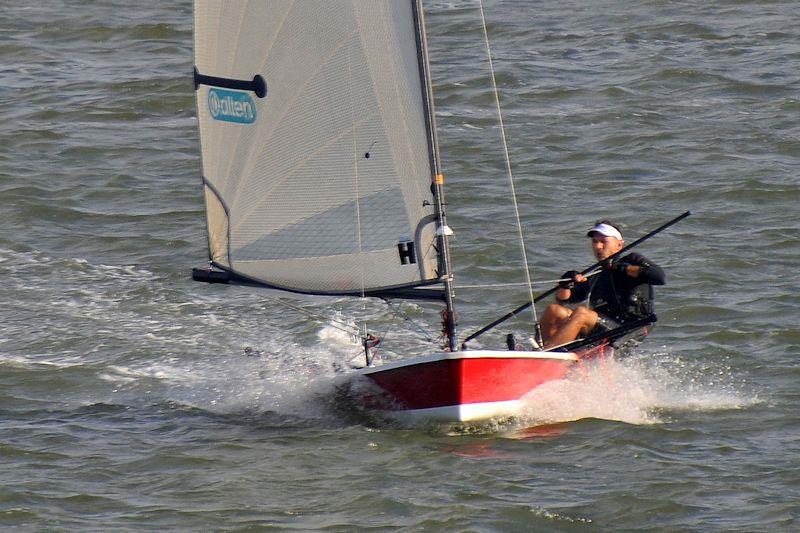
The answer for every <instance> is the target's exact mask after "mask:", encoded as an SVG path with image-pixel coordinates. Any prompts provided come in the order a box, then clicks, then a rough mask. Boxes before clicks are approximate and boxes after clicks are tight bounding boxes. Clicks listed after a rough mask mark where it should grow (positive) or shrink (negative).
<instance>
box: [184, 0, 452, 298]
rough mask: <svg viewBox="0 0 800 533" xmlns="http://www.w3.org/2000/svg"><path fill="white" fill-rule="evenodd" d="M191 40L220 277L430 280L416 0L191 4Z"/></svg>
mask: <svg viewBox="0 0 800 533" xmlns="http://www.w3.org/2000/svg"><path fill="white" fill-rule="evenodd" d="M194 42H195V69H196V78H195V81H196V89H197V90H196V95H197V115H198V121H199V127H200V138H201V147H202V161H203V177H204V186H205V198H206V214H207V225H208V233H209V248H210V257H211V260H212V262H213V263H214V264H215V265H217V266H219V267H221V268H223V269H225V270H228V271H230V272H232V273H234V274H238V275H241V276H243V277H245V278H247V279H249V280H252V281H256V282H260V283H264V284H267V285H271V286H275V287H279V288H284V289H288V290H293V291H299V292H309V293H320V294H360V293H362V292H367V293H369V292H374V291H379V290H382V289H386V288H395V287H413V286H417V285H422V284H426V283H431V282H434V281H435V280H436V278H437V272H436V269H437V250H436V247H435V244H436V235H435V223H434V221H435V214H434V203H435V202H434V198H433V194H432V192H431V175H432V162H431V156H430V148H429V145H430V141H429V134H428V128H427V126H426V124H427V122H426V108H425V100H424V95H423V90H424V86H423V83H422V82H421V74H420V72H421V66H420V59H419V57H420V54H419V50H418V49H419V45H418V39H417V30H416V26H415V18H414V2H413V1H412V0H405V1H404V0H294V1H290V0H251V1H242V0H238V1H223V0H197V1H196V2H195V41H194ZM253 80H255V83H253Z"/></svg>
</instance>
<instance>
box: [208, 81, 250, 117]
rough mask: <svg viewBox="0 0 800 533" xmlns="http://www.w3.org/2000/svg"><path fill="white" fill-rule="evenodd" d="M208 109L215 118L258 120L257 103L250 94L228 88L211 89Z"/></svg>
mask: <svg viewBox="0 0 800 533" xmlns="http://www.w3.org/2000/svg"><path fill="white" fill-rule="evenodd" d="M208 111H209V112H210V113H211V118H213V119H214V120H224V121H225V122H236V123H238V124H252V123H253V122H255V121H256V104H255V102H253V99H252V98H251V97H250V95H249V94H247V93H243V92H240V91H229V90H227V89H216V88H214V89H209V91H208Z"/></svg>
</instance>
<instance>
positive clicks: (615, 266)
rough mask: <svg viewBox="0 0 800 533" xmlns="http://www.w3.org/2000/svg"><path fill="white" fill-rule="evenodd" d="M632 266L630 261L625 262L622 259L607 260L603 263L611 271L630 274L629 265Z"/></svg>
mask: <svg viewBox="0 0 800 533" xmlns="http://www.w3.org/2000/svg"><path fill="white" fill-rule="evenodd" d="M629 266H631V264H630V263H623V262H622V261H614V260H610V261H606V262H605V263H604V264H603V268H605V269H606V270H610V271H611V272H619V273H620V274H628V267H629Z"/></svg>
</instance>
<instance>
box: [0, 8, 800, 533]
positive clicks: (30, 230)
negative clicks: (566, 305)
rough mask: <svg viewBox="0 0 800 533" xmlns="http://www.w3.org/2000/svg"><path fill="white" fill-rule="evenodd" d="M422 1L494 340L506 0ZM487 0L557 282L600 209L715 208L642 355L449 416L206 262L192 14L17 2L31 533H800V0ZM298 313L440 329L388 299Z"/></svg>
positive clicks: (6, 163)
mask: <svg viewBox="0 0 800 533" xmlns="http://www.w3.org/2000/svg"><path fill="white" fill-rule="evenodd" d="M425 5H426V10H427V24H428V29H429V34H430V35H429V39H430V46H431V60H432V63H433V73H434V76H435V91H436V110H437V121H438V125H439V131H440V144H441V151H442V159H443V165H444V170H445V173H446V176H447V181H446V187H447V195H448V196H447V199H448V215H449V221H450V225H451V226H452V227H453V229H454V230H455V232H456V235H455V239H454V242H453V260H454V264H455V275H456V283H457V284H460V285H461V286H462V288H460V289H458V292H457V305H458V311H459V314H460V319H459V328H460V331H461V332H462V335H464V334H466V333H469V332H471V331H474V330H475V329H477V328H478V327H480V326H482V325H484V324H485V323H487V322H489V321H491V320H492V319H494V318H496V317H498V316H500V315H501V314H503V313H505V312H506V311H508V310H509V309H511V308H513V307H514V306H516V305H518V304H520V303H522V302H524V301H525V298H526V292H527V291H526V289H525V288H524V287H522V286H519V285H510V284H514V283H519V282H522V281H523V280H524V275H523V270H522V268H523V266H522V263H521V259H520V255H521V254H520V247H519V242H518V240H517V226H516V223H515V221H514V217H513V212H512V209H511V203H510V195H509V184H508V179H507V177H506V170H505V162H504V158H503V151H502V142H501V137H500V131H499V129H498V121H497V116H496V113H495V109H494V106H495V103H494V97H493V93H492V90H491V83H490V79H489V76H488V72H489V70H488V64H487V60H486V52H485V48H484V43H483V35H482V30H481V25H480V14H479V11H478V4H477V2H473V1H464V2H439V1H433V2H426V4H425ZM485 8H486V16H487V22H488V30H489V34H490V37H491V46H492V53H493V57H494V66H495V69H496V71H497V82H498V87H499V94H500V101H501V106H502V109H503V118H504V121H505V125H506V130H507V136H508V145H509V150H510V156H511V164H512V169H513V172H514V175H515V184H516V190H517V199H518V202H519V206H520V212H521V220H522V227H523V230H524V234H525V239H526V240H525V244H526V249H527V252H528V256H529V260H530V268H531V273H532V275H533V277H534V280H551V279H554V278H557V277H558V276H559V275H560V274H561V273H562V272H563V271H565V270H568V269H572V268H583V267H586V266H588V265H589V264H591V262H592V261H591V255H590V251H589V248H588V244H587V242H586V239H585V236H584V235H585V232H586V229H587V227H588V226H589V225H590V224H591V223H593V222H594V221H595V220H597V219H599V218H612V219H614V220H617V221H619V222H620V223H621V224H623V226H624V228H623V229H624V232H625V234H626V237H627V238H628V240H629V241H631V240H633V239H634V238H636V237H638V236H640V235H643V234H644V233H646V232H647V231H648V230H650V229H652V228H654V227H657V226H658V225H660V224H661V223H663V222H666V221H667V220H669V219H671V218H672V217H674V216H676V215H678V214H680V213H681V212H683V211H685V210H688V209H691V210H692V211H693V213H694V214H693V215H692V216H691V217H690V218H688V219H687V220H685V221H683V222H681V223H679V224H678V225H676V226H674V227H673V228H671V229H669V230H668V231H666V232H665V233H663V234H661V235H659V236H658V237H656V238H654V239H652V240H650V241H648V242H647V243H645V244H643V245H642V246H641V247H640V248H639V250H638V251H640V252H641V253H644V254H645V255H647V256H649V257H650V258H651V259H653V260H655V261H656V262H658V263H660V264H661V265H663V266H664V267H665V269H666V270H667V274H668V284H667V285H666V286H665V287H663V288H660V290H659V291H658V301H657V307H658V313H659V317H660V320H659V323H658V325H657V327H656V328H655V329H654V331H653V332H652V334H651V335H650V336H649V338H648V339H647V340H646V342H645V343H644V344H642V345H641V346H640V347H639V348H638V349H637V351H636V352H635V353H634V354H633V355H631V356H630V357H628V358H626V359H622V360H616V361H613V362H609V363H607V364H606V365H602V366H600V367H597V368H590V369H586V370H585V372H583V373H579V374H577V375H575V376H573V377H571V378H570V379H569V380H565V381H563V382H559V383H554V384H551V385H550V386H547V387H544V388H542V389H541V390H538V391H536V393H535V394H532V395H531V396H530V397H529V398H527V399H526V409H525V411H524V413H523V414H522V415H521V416H520V417H519V419H517V420H513V421H507V422H503V423H497V424H493V425H485V426H476V427H462V428H442V427H400V426H394V425H392V424H387V423H384V422H381V421H376V420H372V419H369V418H367V417H364V416H363V415H362V414H360V413H358V412H355V411H353V410H351V409H349V408H348V407H347V406H346V405H342V403H341V402H340V401H339V400H338V399H337V396H336V394H335V393H334V386H333V382H334V379H335V372H334V370H333V367H334V364H346V363H347V361H348V360H349V359H351V358H352V357H354V356H355V354H357V349H356V348H354V347H353V346H352V345H351V344H349V342H348V339H347V338H346V336H345V335H343V334H341V332H340V331H338V330H337V329H336V328H335V327H334V325H335V322H333V321H329V322H327V323H326V321H325V320H323V321H322V322H321V323H320V322H317V321H314V320H309V318H308V317H307V315H306V314H305V313H304V312H299V311H297V310H294V309H290V308H286V307H285V306H284V305H282V302H281V301H280V300H276V299H275V295H274V294H265V293H263V292H260V291H257V290H254V289H247V288H236V287H227V286H218V285H214V286H211V285H205V284H199V283H195V282H193V281H191V279H190V275H189V272H190V269H191V267H193V266H200V265H203V264H204V263H205V261H206V259H207V256H206V235H205V227H204V218H203V217H204V214H203V203H202V202H203V201H202V196H201V190H200V175H201V169H200V157H199V144H198V137H197V131H196V121H195V110H194V95H193V87H192V82H191V72H192V66H193V64H192V11H191V10H192V7H191V3H190V2H188V1H185V0H181V1H176V2H155V1H145V2H122V1H119V0H98V1H96V2H82V1H79V0H44V1H41V2H29V1H27V0H25V1H23V0H4V1H3V3H2V6H0V58H2V60H1V61H0V228H1V229H2V231H0V304H2V305H0V323H2V327H0V464H1V465H2V477H1V479H2V483H0V528H2V529H4V530H20V531H62V530H88V531H110V530H114V531H126V530H128V531H142V530H145V531H146V530H200V529H205V530H219V531H249V530H254V531H256V530H265V531H269V530H276V531H286V530H289V531H293V530H298V531H310V530H327V531H360V530H392V531H395V530H396V531H526V530H528V531H540V530H541V531H632V530H635V531H796V530H797V529H798V527H799V525H798V523H799V521H800V462H799V461H800V459H799V458H800V417H799V416H798V414H799V413H800V410H798V400H800V384H799V383H800V370H798V361H797V358H798V355H800V325H799V324H800V305H799V303H800V284H798V281H797V269H798V265H799V264H800V261H798V260H799V259H800V244H799V241H798V233H799V232H800V221H799V220H798V218H799V217H798V214H799V213H798V207H799V206H800V24H798V18H797V4H796V2H790V1H780V0H775V1H770V0H735V1H734V0H729V1H717V2H667V1H660V0H635V1H631V2H606V1H600V2H575V1H572V0H566V1H562V2H530V1H525V0H515V1H512V0H493V1H487V2H485ZM478 284H487V285H489V284H494V285H499V286H498V287H480V288H475V287H473V288H470V287H467V286H468V285H478ZM536 288H537V290H543V289H545V288H547V285H537V286H536ZM292 305H294V306H300V307H301V308H302V309H303V310H304V311H306V312H314V313H319V314H321V315H322V316H324V317H328V316H331V315H332V314H333V313H339V314H340V315H339V316H342V317H346V318H348V319H349V318H355V319H357V320H364V319H367V320H368V323H369V324H371V325H372V327H373V328H375V329H376V330H377V331H378V333H380V334H381V335H382V336H383V337H384V339H385V342H384V345H383V347H382V348H383V355H384V357H386V358H391V357H395V356H398V354H401V353H403V351H404V350H412V349H426V348H430V346H429V343H428V342H427V341H426V340H425V337H424V336H423V335H422V334H421V333H419V332H418V331H417V329H416V328H413V327H410V326H409V324H408V323H407V322H406V321H404V320H403V319H402V317H398V316H397V315H396V313H395V312H394V311H395V310H394V309H392V308H389V307H387V306H386V305H385V304H383V303H381V302H379V301H365V302H361V301H346V300H335V301H330V300H326V301H322V302H317V301H300V302H294V303H293V304H292ZM401 310H402V311H403V312H404V313H406V314H408V315H409V316H410V317H411V318H412V319H413V320H414V321H415V324H416V325H417V326H419V328H421V329H423V330H426V331H427V332H429V333H430V334H431V335H432V336H434V337H435V336H437V335H438V330H439V325H438V324H437V320H438V317H437V315H436V312H437V310H438V309H437V308H436V306H433V305H427V304H426V305H414V304H402V306H401ZM538 311H539V312H541V309H538ZM531 320H532V319H531V317H530V315H526V316H523V317H521V318H520V319H519V320H517V321H516V322H511V323H509V324H505V325H503V326H502V327H501V328H498V330H496V331H494V332H492V333H491V334H487V335H486V336H484V337H481V338H480V339H479V342H477V343H476V344H475V346H486V347H490V346H500V345H502V339H503V336H504V335H505V334H506V333H508V332H511V331H513V332H516V333H518V334H520V335H523V336H524V335H525V332H526V331H529V322H530V321H531ZM245 348H250V353H251V355H250V356H247V355H245V352H244V350H245ZM253 354H255V355H253Z"/></svg>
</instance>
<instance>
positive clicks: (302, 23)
mask: <svg viewBox="0 0 800 533" xmlns="http://www.w3.org/2000/svg"><path fill="white" fill-rule="evenodd" d="M423 15H424V13H423V8H422V2H421V0H369V1H366V0H325V1H324V2H323V1H317V2H315V1H298V2H287V1H284V0H261V1H249V2H227V1H222V0H196V1H195V4H194V22H195V34H194V50H195V71H194V83H195V92H196V98H197V117H198V124H199V130H200V140H201V152H202V168H203V191H204V195H205V208H206V222H207V230H208V249H209V267H208V268H203V269H195V270H194V271H193V277H194V279H196V280H199V281H206V282H211V283H237V284H245V285H251V286H258V287H265V288H270V289H279V290H282V291H286V292H287V293H299V294H312V295H328V296H337V297H342V296H351V297H358V298H363V297H377V298H383V299H386V300H392V299H418V300H433V301H439V302H441V303H442V304H443V307H444V309H443V311H442V320H443V339H444V346H442V347H439V348H437V349H436V350H435V351H433V353H428V354H419V355H418V356H416V357H410V358H408V359H404V360H401V361H394V362H388V363H386V364H383V365H379V366H372V365H371V364H370V365H369V366H366V367H365V368H362V369H360V370H357V371H354V372H350V373H348V374H347V375H345V376H344V378H343V384H344V386H346V387H347V388H349V389H350V391H351V393H352V394H353V397H354V399H355V400H356V401H358V402H359V403H360V404H361V405H362V406H363V407H364V408H365V409H368V410H371V411H375V412H378V413H383V414H387V415H390V416H395V417H397V418H406V419H433V420H442V421H451V422H467V421H477V420H485V419H489V418H496V417H507V416H510V415H513V414H515V413H516V412H517V411H518V409H519V407H520V405H521V404H520V400H521V398H522V397H523V396H525V395H526V394H527V393H529V392H530V391H531V390H533V389H534V388H536V387H537V386H539V385H541V384H542V383H545V382H548V381H551V380H555V379H561V378H563V377H564V376H565V375H566V374H567V372H569V370H570V369H571V368H572V367H573V366H574V365H576V364H577V363H578V362H579V361H580V360H582V359H586V358H591V357H607V356H609V355H610V354H611V353H612V352H613V346H614V343H615V341H616V340H617V339H618V338H619V337H622V336H625V335H630V334H631V332H632V331H634V330H637V331H638V330H641V328H644V327H647V326H648V325H650V324H651V323H652V321H654V320H655V317H651V318H650V319H648V320H644V321H642V323H640V324H635V325H634V326H633V327H629V328H620V329H619V330H614V331H612V332H608V333H607V334H604V335H603V336H601V337H598V338H593V339H586V340H584V341H579V342H577V343H573V344H571V345H568V346H565V347H560V348H559V349H556V350H549V351H512V350H466V349H463V348H462V347H461V346H459V341H458V337H457V334H456V318H455V316H456V315H455V311H454V302H453V270H452V268H451V264H450V244H449V237H450V235H451V234H452V230H450V228H449V227H448V225H447V219H446V212H445V201H444V187H443V185H444V178H443V173H442V169H441V164H440V159H439V152H438V145H437V138H436V124H435V119H434V109H433V94H432V88H431V79H430V72H429V68H428V55H427V47H426V38H425V26H424V20H423ZM523 249H524V247H523ZM531 294H532V293H531ZM470 338H471V337H470ZM371 342H372V341H371V340H369V339H365V341H364V347H365V350H366V355H367V358H368V359H369V357H370V353H371V350H372V346H371V344H370V343H371ZM370 362H371V361H370Z"/></svg>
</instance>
